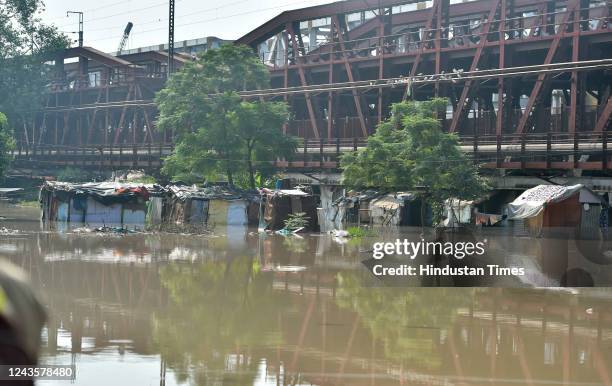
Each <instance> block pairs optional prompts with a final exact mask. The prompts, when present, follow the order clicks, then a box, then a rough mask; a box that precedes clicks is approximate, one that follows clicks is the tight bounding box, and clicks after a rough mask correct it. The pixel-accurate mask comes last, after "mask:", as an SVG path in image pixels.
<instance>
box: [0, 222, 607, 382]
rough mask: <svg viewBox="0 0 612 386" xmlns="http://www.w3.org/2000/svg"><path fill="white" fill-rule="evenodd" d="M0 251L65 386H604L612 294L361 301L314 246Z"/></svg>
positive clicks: (275, 240)
mask: <svg viewBox="0 0 612 386" xmlns="http://www.w3.org/2000/svg"><path fill="white" fill-rule="evenodd" d="M28 224H29V223H25V225H23V229H26V230H27V231H25V232H21V233H19V234H16V235H4V236H1V238H0V257H3V258H7V259H9V260H11V261H13V262H14V263H16V264H18V265H20V266H22V267H23V268H24V269H26V270H27V271H28V272H29V273H30V275H31V277H32V280H33V281H34V283H35V285H36V287H37V289H38V291H39V292H40V293H41V294H42V295H43V296H44V299H45V302H46V304H47V306H48V308H49V310H50V313H51V318H50V320H49V323H48V326H47V328H46V330H45V332H44V336H43V338H44V342H45V351H46V357H45V362H47V363H64V364H65V363H72V362H74V363H76V365H77V368H78V374H77V381H76V383H77V384H87V385H95V384H100V385H107V384H110V383H111V382H115V383H116V384H166V385H170V384H198V385H208V384H215V385H226V384H231V385H311V384H314V385H340V384H345V385H407V384H473V385H481V384H498V385H504V384H531V385H540V384H609V382H610V370H611V368H610V363H612V307H611V305H612V291H611V290H609V289H603V288H601V289H590V290H587V289H572V290H570V289H563V290H560V289H555V290H553V289H551V290H539V289H502V288H498V289H495V288H493V289H488V288H477V289H473V288H388V287H381V286H372V278H371V277H370V276H369V274H367V272H365V270H364V269H363V267H362V266H361V263H360V261H361V260H362V259H363V256H362V255H363V254H361V253H360V252H359V251H360V250H363V249H364V248H366V246H365V245H363V244H361V245H360V244H359V243H348V244H340V243H337V242H335V241H334V240H332V239H331V238H329V237H326V236H305V237H304V238H303V239H289V240H288V239H284V238H282V237H267V238H261V237H259V236H258V235H256V234H249V232H248V230H247V231H246V232H242V231H241V232H240V233H239V236H236V235H235V234H234V233H232V237H226V236H224V235H226V234H227V232H230V233H231V232H232V230H231V229H224V230H221V231H219V232H218V234H217V235H215V236H214V237H203V236H184V235H167V234H164V235H127V236H123V237H114V236H98V235H84V234H58V233H45V232H40V231H35V229H36V228H35V227H31V228H29V225H28Z"/></svg>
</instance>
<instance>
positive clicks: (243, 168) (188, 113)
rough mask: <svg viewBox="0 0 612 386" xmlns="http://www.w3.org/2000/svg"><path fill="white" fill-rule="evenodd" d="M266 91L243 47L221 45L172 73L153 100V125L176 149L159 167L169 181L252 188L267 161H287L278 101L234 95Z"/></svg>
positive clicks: (268, 169)
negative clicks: (221, 180) (169, 135)
mask: <svg viewBox="0 0 612 386" xmlns="http://www.w3.org/2000/svg"><path fill="white" fill-rule="evenodd" d="M267 87H269V75H268V70H267V69H266V68H265V66H264V65H263V64H262V63H261V62H260V61H259V59H258V58H257V57H256V56H255V54H254V53H253V51H252V50H251V49H250V48H249V47H246V46H235V45H224V46H221V47H220V48H219V49H214V50H209V51H207V52H205V53H203V54H201V55H200V56H199V57H198V58H197V60H195V61H194V62H190V63H187V64H185V65H184V66H183V67H182V68H181V70H180V71H178V72H177V73H175V74H173V75H172V76H171V77H170V79H169V80H168V82H167V85H166V87H165V88H164V89H163V90H161V91H160V92H159V93H158V94H157V96H156V103H157V105H158V108H159V111H160V115H159V120H158V126H159V127H160V128H161V129H162V130H174V134H175V137H176V138H175V140H176V141H177V147H176V149H175V151H174V153H173V154H172V155H171V156H169V157H168V158H167V159H166V160H165V163H164V167H163V172H164V173H165V174H167V175H169V176H171V177H173V178H177V179H183V180H188V181H189V180H198V179H200V176H201V177H202V178H209V179H215V178H218V177H219V175H222V174H224V175H225V176H226V177H227V180H228V182H229V183H230V184H234V183H235V182H239V183H240V182H242V183H243V184H244V185H248V186H249V187H251V188H254V187H255V186H256V176H258V175H259V176H262V177H265V176H268V175H270V174H271V173H272V171H273V169H272V165H271V161H273V160H275V159H276V157H281V156H282V157H289V156H291V154H293V153H294V152H295V147H296V141H295V140H294V139H293V138H290V137H288V136H286V135H284V134H283V132H282V127H283V124H284V123H285V122H286V121H287V119H288V118H289V111H288V107H287V105H286V104H285V103H282V102H265V101H254V102H250V101H243V100H242V98H241V97H240V95H239V94H238V92H239V91H243V90H253V89H262V88H267Z"/></svg>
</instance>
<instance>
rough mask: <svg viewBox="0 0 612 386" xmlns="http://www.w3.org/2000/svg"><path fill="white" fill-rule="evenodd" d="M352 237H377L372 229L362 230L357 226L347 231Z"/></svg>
mask: <svg viewBox="0 0 612 386" xmlns="http://www.w3.org/2000/svg"><path fill="white" fill-rule="evenodd" d="M346 231H347V232H348V234H349V236H351V237H357V238H358V237H373V236H376V232H374V230H373V229H370V228H362V227H357V226H352V227H348V229H347V230H346Z"/></svg>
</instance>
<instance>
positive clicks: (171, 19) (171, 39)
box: [168, 0, 175, 78]
mask: <svg viewBox="0 0 612 386" xmlns="http://www.w3.org/2000/svg"><path fill="white" fill-rule="evenodd" d="M174 3H175V0H169V12H168V78H169V77H170V75H171V74H172V73H173V72H174Z"/></svg>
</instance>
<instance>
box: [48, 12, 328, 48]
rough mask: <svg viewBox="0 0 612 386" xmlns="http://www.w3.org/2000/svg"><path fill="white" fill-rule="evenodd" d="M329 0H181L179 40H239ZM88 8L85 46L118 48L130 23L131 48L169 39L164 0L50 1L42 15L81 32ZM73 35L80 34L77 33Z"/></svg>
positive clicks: (177, 24)
mask: <svg viewBox="0 0 612 386" xmlns="http://www.w3.org/2000/svg"><path fill="white" fill-rule="evenodd" d="M331 2H333V1H330V0H177V1H176V15H175V32H174V33H175V37H174V39H175V41H181V40H187V39H194V38H201V37H205V36H217V37H219V38H222V39H236V38H238V37H240V36H242V35H244V34H245V33H247V32H249V31H251V30H252V29H254V28H256V27H258V26H259V25H261V24H263V23H264V22H266V21H267V20H269V19H271V18H273V17H274V16H276V15H278V14H279V13H281V12H282V11H285V10H290V9H297V8H304V7H309V6H313V5H319V4H325V3H331ZM66 11H83V12H84V31H85V33H84V40H85V45H86V46H91V47H95V48H97V49H100V50H102V51H105V52H114V51H116V50H117V46H118V45H119V41H120V40H121V35H122V34H123V29H124V28H125V25H126V24H127V23H128V22H129V21H131V22H132V23H134V28H133V29H132V33H131V35H130V39H129V41H128V44H127V47H126V48H136V47H141V46H149V45H153V44H160V43H165V42H167V40H168V1H167V0H166V1H162V0H123V1H118V0H97V1H94V0H46V1H45V10H44V11H43V12H42V14H41V15H40V17H41V18H42V19H43V20H44V21H45V22H47V23H52V24H55V25H57V26H58V27H59V29H60V30H61V31H64V32H71V31H78V15H70V17H66ZM69 36H71V37H73V38H74V39H75V40H76V39H77V35H76V34H70V35H69Z"/></svg>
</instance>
